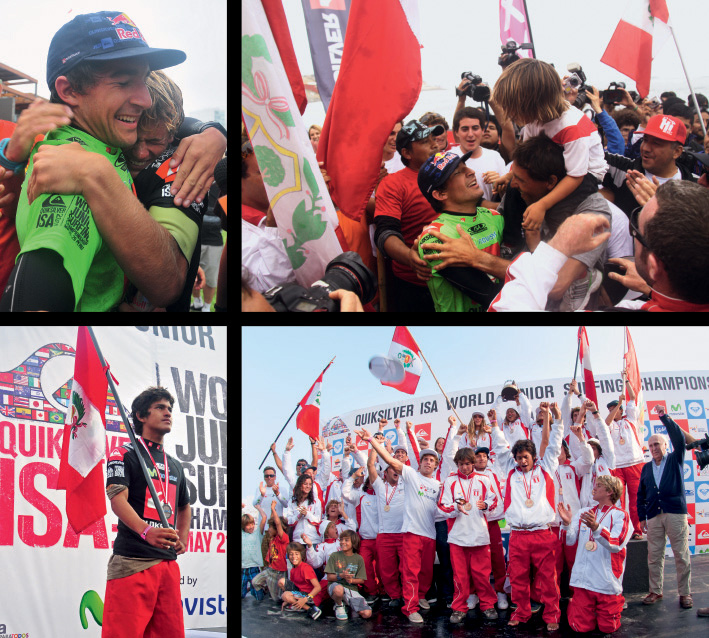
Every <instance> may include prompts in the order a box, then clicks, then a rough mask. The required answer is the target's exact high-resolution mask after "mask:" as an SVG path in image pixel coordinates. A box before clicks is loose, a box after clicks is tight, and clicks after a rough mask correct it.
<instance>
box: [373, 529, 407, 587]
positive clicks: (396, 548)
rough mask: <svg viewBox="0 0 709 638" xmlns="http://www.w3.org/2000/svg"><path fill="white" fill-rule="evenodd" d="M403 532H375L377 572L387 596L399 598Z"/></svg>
mask: <svg viewBox="0 0 709 638" xmlns="http://www.w3.org/2000/svg"><path fill="white" fill-rule="evenodd" d="M403 537H404V535H403V534H377V556H378V557H379V559H378V560H377V563H378V564H379V573H380V575H381V577H382V584H383V585H384V591H386V593H387V596H389V597H390V598H391V599H392V600H394V599H396V598H401V570H402V568H403V565H402V563H403V556H404V545H403Z"/></svg>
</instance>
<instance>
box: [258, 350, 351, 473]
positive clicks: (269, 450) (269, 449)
mask: <svg viewBox="0 0 709 638" xmlns="http://www.w3.org/2000/svg"><path fill="white" fill-rule="evenodd" d="M336 358H337V357H333V358H332V361H334V360H335V359H336ZM332 361H330V363H328V364H327V365H326V366H325V368H324V369H323V371H322V372H321V373H320V375H323V374H325V372H326V371H327V369H328V368H329V367H330V366H331V365H332ZM320 375H318V377H317V378H318V379H319V378H320ZM299 407H300V403H298V404H297V405H296V406H295V408H294V409H293V412H291V413H290V416H289V417H288V420H287V421H286V423H285V425H284V426H283V427H282V428H281V431H280V432H279V433H278V436H277V437H276V438H275V439H274V441H273V443H275V442H276V441H278V439H279V438H280V436H281V434H283V430H285V429H286V425H288V424H289V423H290V420H291V419H292V418H293V415H294V414H295V412H296V410H297V409H298V408H299ZM273 443H272V444H271V445H273ZM270 453H271V448H270V447H269V448H268V452H266V456H264V457H263V461H261V465H259V466H258V469H259V470H260V469H261V466H262V465H263V464H264V463H265V462H266V459H267V458H268V455H269V454H270Z"/></svg>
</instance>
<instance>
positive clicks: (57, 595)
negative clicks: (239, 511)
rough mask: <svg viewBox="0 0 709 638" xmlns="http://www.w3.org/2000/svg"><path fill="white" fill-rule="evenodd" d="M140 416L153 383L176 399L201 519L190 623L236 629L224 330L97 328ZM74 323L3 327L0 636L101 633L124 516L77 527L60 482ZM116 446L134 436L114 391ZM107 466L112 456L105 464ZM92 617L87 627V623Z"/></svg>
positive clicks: (189, 556)
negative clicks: (230, 579) (229, 612)
mask: <svg viewBox="0 0 709 638" xmlns="http://www.w3.org/2000/svg"><path fill="white" fill-rule="evenodd" d="M95 333H96V337H97V339H98V342H99V345H100V347H101V350H102V352H103V354H104V356H105V358H106V360H107V361H108V363H109V365H110V366H111V371H112V372H113V375H114V376H115V378H116V379H117V380H118V383H119V385H118V386H117V391H118V395H119V397H120V400H121V402H122V403H123V405H124V406H126V411H127V412H128V414H130V405H131V402H132V401H133V398H134V397H135V396H136V395H137V394H139V393H140V392H141V391H142V390H144V389H145V388H147V387H148V386H152V385H156V384H158V383H159V384H160V385H163V386H165V387H166V388H167V389H168V390H169V391H170V393H171V394H172V395H173V396H174V397H175V405H174V408H173V428H172V432H171V434H170V435H168V436H167V437H166V439H165V446H166V449H167V452H168V453H169V454H171V455H172V456H174V457H176V458H177V459H178V460H179V461H180V462H181V463H182V465H183V467H184V470H185V476H186V478H187V481H188V489H189V494H190V505H191V508H192V525H191V531H190V542H189V547H188V551H187V553H186V554H184V555H182V556H180V557H179V558H178V565H179V567H180V571H181V574H182V606H183V616H184V620H185V627H186V628H192V627H223V626H226V531H227V529H226V449H227V441H226V420H227V417H226V412H227V407H226V396H227V384H226V328H224V327H211V326H205V327H191V326H186V327H182V326H179V327H173V326H169V327H116V328H112V327H97V328H95ZM76 334H77V329H76V327H55V328H52V327H46V328H45V327H41V328H40V327H29V328H24V327H9V328H0V565H1V566H2V568H1V570H0V574H1V575H0V635H1V634H3V633H7V634H28V635H29V636H32V637H33V638H66V637H67V636H72V637H73V636H82V637H83V636H86V638H98V637H99V636H100V635H101V627H100V625H99V622H97V620H96V619H94V617H93V616H92V613H93V614H95V615H96V616H97V617H98V621H100V619H101V612H102V609H103V602H102V601H103V598H104V594H105V589H106V566H107V563H108V559H109V557H110V555H111V553H112V549H111V547H112V544H113V541H114V539H115V536H116V524H117V518H116V516H115V515H114V514H113V512H112V511H111V508H110V505H109V504H108V503H107V510H108V514H107V516H106V517H105V519H104V520H103V521H99V523H98V524H96V525H95V526H93V527H90V528H88V529H87V530H85V531H84V533H82V534H81V535H80V536H78V537H77V536H76V535H75V534H74V533H73V531H72V529H71V527H69V526H68V524H67V520H66V511H65V492H64V491H58V490H56V482H57V474H58V468H59V459H60V456H61V441H62V429H63V419H64V412H65V410H66V407H65V406H66V403H67V399H68V396H69V394H68V392H67V382H68V381H70V379H71V378H72V376H73V372H74V356H73V349H74V348H75V346H76ZM106 417H107V424H106V425H107V438H108V446H109V449H110V448H112V447H113V446H114V445H116V444H121V443H122V442H124V441H125V440H128V438H127V435H126V434H125V431H123V432H121V431H120V430H119V429H120V427H121V424H120V415H119V412H118V410H117V408H116V403H115V401H114V400H113V398H112V397H111V396H110V395H109V402H108V406H107V410H106ZM104 474H105V465H104ZM82 616H83V617H84V618H85V623H86V628H84V627H82V620H83V618H82Z"/></svg>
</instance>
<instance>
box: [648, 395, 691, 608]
mask: <svg viewBox="0 0 709 638" xmlns="http://www.w3.org/2000/svg"><path fill="white" fill-rule="evenodd" d="M656 410H657V414H658V415H659V416H660V419H661V421H662V423H663V425H664V426H665V427H666V428H667V432H668V434H669V435H670V440H671V441H672V448H673V451H672V452H668V450H667V438H666V437H665V436H664V435H662V434H653V435H652V436H651V437H650V439H649V440H648V446H649V448H650V454H652V461H650V462H649V463H646V464H645V466H644V467H643V470H642V474H641V476H640V487H639V488H638V517H639V518H640V527H641V529H642V530H643V532H644V533H647V554H648V565H649V568H650V593H649V594H648V595H647V596H646V597H645V599H644V600H643V604H645V605H652V604H654V603H656V602H657V601H658V600H659V599H660V598H662V574H663V569H664V566H665V543H666V542H667V538H668V537H669V539H670V545H671V547H672V553H673V554H674V557H675V567H676V568H677V588H678V590H679V604H680V606H681V607H684V608H685V609H688V608H689V607H691V606H692V595H691V593H690V589H691V573H690V564H689V556H690V554H689V543H688V539H687V537H688V533H689V528H688V526H687V503H686V501H685V499H684V480H683V465H684V450H685V447H684V446H685V436H684V433H683V432H682V430H681V429H680V427H679V426H678V425H677V424H676V423H675V422H674V421H673V420H672V419H671V418H670V417H669V416H668V415H667V414H665V409H664V408H663V407H662V406H661V405H658V406H657V408H656Z"/></svg>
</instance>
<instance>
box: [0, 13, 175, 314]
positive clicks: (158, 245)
mask: <svg viewBox="0 0 709 638" xmlns="http://www.w3.org/2000/svg"><path fill="white" fill-rule="evenodd" d="M185 57H186V56H185V54H184V52H182V51H178V50H175V49H154V48H150V47H149V46H148V45H147V43H146V42H145V40H144V39H143V35H142V33H141V32H140V31H139V30H138V28H137V27H136V26H135V24H134V23H133V22H132V21H131V20H130V19H129V18H128V17H127V16H126V15H125V14H123V13H117V12H115V11H102V12H98V13H92V14H85V15H80V16H77V17H76V18H74V19H73V20H72V21H71V22H69V23H67V24H65V25H64V26H63V27H62V28H61V29H59V31H58V32H57V33H56V34H55V36H54V38H53V39H52V42H51V44H50V47H49V54H48V58H47V84H48V85H49V87H50V90H51V101H53V102H58V103H64V104H66V105H68V106H70V107H71V109H72V112H73V120H72V123H71V125H70V126H63V127H60V128H58V129H56V130H54V131H52V132H50V133H49V134H48V135H47V137H46V138H45V140H44V141H43V142H41V143H40V144H39V145H37V147H35V149H34V150H33V153H32V155H31V156H30V161H29V165H28V168H27V178H26V179H25V183H24V185H23V189H22V193H21V195H20V199H19V203H18V209H17V217H16V224H17V234H18V238H19V241H20V254H19V256H18V258H17V262H16V265H15V269H14V270H13V273H12V274H11V276H10V280H9V284H8V287H7V289H6V291H5V295H4V296H3V300H2V304H0V307H1V308H3V309H12V310H58V311H72V310H84V311H87V310H89V311H91V310H95V311H105V310H111V309H115V308H116V307H117V305H118V303H119V302H120V300H121V297H122V296H123V292H124V285H125V277H124V272H125V275H126V276H127V277H128V278H129V279H130V280H131V281H132V282H133V283H134V284H135V285H136V286H137V287H138V288H139V289H140V290H141V291H142V292H143V293H144V294H145V296H146V297H147V298H148V299H150V300H151V301H152V302H153V303H154V304H155V305H156V306H166V305H168V304H169V303H171V302H172V301H173V300H174V299H175V298H176V297H177V296H178V295H179V294H180V292H181V290H182V287H183V285H184V274H185V272H186V269H187V264H186V262H185V260H184V258H183V257H182V255H181V253H180V251H179V247H178V246H177V243H176V242H175V241H174V240H173V239H172V237H171V236H170V233H169V232H168V231H167V230H166V229H165V228H163V227H162V226H160V224H158V223H157V222H156V221H155V220H154V219H152V218H151V217H150V216H149V215H146V214H145V209H144V208H143V207H142V206H141V205H140V203H139V202H138V200H137V199H136V198H135V197H134V194H135V189H134V188H133V182H132V179H131V176H130V173H129V172H128V167H127V165H126V160H125V158H124V156H123V153H122V151H121V149H124V148H128V147H130V146H132V145H133V144H135V143H136V140H137V128H138V119H139V118H140V115H141V114H142V112H143V111H144V110H145V109H148V108H149V107H150V105H151V99H150V94H149V92H148V89H147V87H146V85H145V79H146V77H147V75H148V73H149V72H150V71H151V70H155V69H162V68H166V67H169V66H174V65H175V64H180V63H181V62H183V61H184V60H185ZM72 142H76V143H78V144H79V145H81V146H82V147H83V148H84V149H86V150H90V151H93V152H95V153H98V154H100V155H101V156H102V157H101V158H97V160H96V162H97V163H96V179H95V180H94V181H93V188H94V189H95V190H96V191H97V193H98V194H99V195H101V196H103V197H104V198H110V199H112V200H113V201H117V202H119V203H120V208H119V210H120V211H121V218H120V222H119V221H118V220H114V223H120V226H121V228H122V229H123V236H124V244H125V240H126V239H128V238H129V241H130V250H132V251H133V256H134V259H133V260H132V262H133V263H134V264H140V267H135V268H131V262H130V261H128V260H126V261H124V262H123V264H122V265H123V269H122V268H121V267H120V266H119V265H118V263H117V262H116V257H114V253H116V254H117V252H118V251H116V247H115V246H109V244H108V243H107V242H106V241H104V240H103V239H102V237H101V235H100V234H99V232H98V229H97V227H96V223H95V221H94V217H93V214H92V211H91V210H90V209H89V207H88V205H87V203H86V200H85V199H84V197H82V196H79V195H62V194H57V193H41V194H37V193H34V194H33V197H32V199H31V200H30V198H28V190H31V187H32V183H33V182H32V170H33V168H34V162H35V155H36V151H37V149H38V147H39V148H41V146H42V145H56V144H66V143H72ZM37 161H40V160H39V159H38V160H37ZM107 167H110V168H111V169H112V170H113V171H115V172H116V173H118V175H119V176H120V178H121V182H122V183H123V185H124V186H125V190H123V189H120V191H116V190H115V189H114V188H113V187H112V188H110V189H107V187H106V184H108V183H112V182H109V180H107V179H106V178H104V177H103V175H104V173H105V169H106V168H107ZM70 192H71V191H70ZM117 235H118V234H116V233H110V236H111V237H114V236H117ZM8 305H9V306H10V307H9V308H8Z"/></svg>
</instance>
